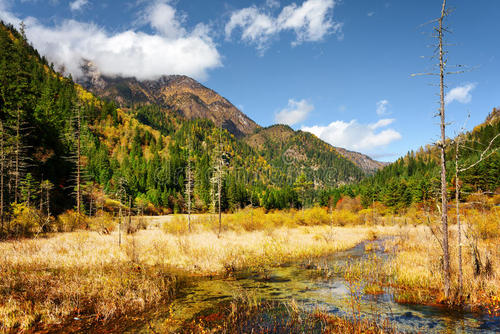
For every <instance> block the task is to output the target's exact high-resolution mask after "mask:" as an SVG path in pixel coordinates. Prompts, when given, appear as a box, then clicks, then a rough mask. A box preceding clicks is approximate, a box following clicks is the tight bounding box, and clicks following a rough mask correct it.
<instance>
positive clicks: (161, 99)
mask: <svg viewBox="0 0 500 334" xmlns="http://www.w3.org/2000/svg"><path fill="white" fill-rule="evenodd" d="M83 69H84V73H85V74H86V75H85V77H84V78H82V79H80V81H79V83H81V84H82V86H83V87H85V88H86V89H88V90H89V91H91V92H92V93H94V94H96V95H98V96H100V97H103V98H109V99H112V100H114V101H116V102H117V103H118V104H119V105H120V106H122V107H125V106H128V107H130V106H133V105H136V104H157V105H159V106H162V107H166V108H168V109H172V110H175V111H178V112H179V113H180V114H181V115H182V116H184V117H185V118H187V119H208V120H211V121H212V122H214V124H216V125H217V126H222V127H223V128H224V129H226V130H228V131H229V132H231V133H232V134H234V135H235V136H236V137H243V136H245V135H248V134H251V133H253V132H254V131H255V130H256V129H257V128H259V126H258V125H257V124H256V123H255V122H254V121H252V120H251V119H250V118H249V117H248V116H246V115H245V114H244V113H242V112H241V111H240V110H238V109H237V108H236V107H235V106H234V105H233V104H231V102H229V101H228V100H227V99H225V98H223V97H222V96H220V95H219V94H217V93H216V92H214V91H213V90H211V89H209V88H207V87H205V86H203V85H202V84H200V83H199V82H197V81H196V80H193V79H191V78H189V77H187V76H183V75H169V76H163V77H161V78H159V79H158V80H145V81H139V80H137V79H135V78H121V77H108V76H104V75H101V74H100V73H99V71H98V70H97V68H96V67H95V66H94V65H93V64H92V63H90V62H89V63H87V64H86V65H85V66H84V67H83Z"/></svg>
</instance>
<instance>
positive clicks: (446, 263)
mask: <svg viewBox="0 0 500 334" xmlns="http://www.w3.org/2000/svg"><path fill="white" fill-rule="evenodd" d="M447 15H448V14H447V10H446V0H443V5H442V8H441V16H440V18H439V20H438V22H439V23H438V28H437V29H436V31H437V33H438V41H439V101H440V108H439V116H440V119H441V124H440V127H441V143H440V145H439V146H440V147H439V149H440V153H441V225H442V232H443V271H444V272H443V274H444V275H443V276H444V295H445V298H446V299H448V298H449V297H450V279H451V278H450V254H449V245H448V197H447V196H448V195H447V191H446V118H445V102H444V77H445V69H446V60H445V53H446V51H445V50H444V47H443V35H444V31H445V29H444V27H443V21H444V19H445V18H446V16H447Z"/></svg>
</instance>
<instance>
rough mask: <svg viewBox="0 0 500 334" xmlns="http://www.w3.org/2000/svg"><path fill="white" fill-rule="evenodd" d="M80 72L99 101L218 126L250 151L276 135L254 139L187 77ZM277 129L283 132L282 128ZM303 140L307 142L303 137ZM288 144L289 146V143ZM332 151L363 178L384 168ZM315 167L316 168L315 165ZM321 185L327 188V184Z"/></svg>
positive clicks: (239, 116)
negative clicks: (141, 77)
mask: <svg viewBox="0 0 500 334" xmlns="http://www.w3.org/2000/svg"><path fill="white" fill-rule="evenodd" d="M83 69H84V73H85V74H86V75H85V77H84V78H82V79H80V82H81V84H82V85H83V86H84V87H86V88H88V89H89V90H90V91H92V92H93V93H95V94H96V95H98V96H100V97H102V98H108V99H112V100H114V101H116V102H117V103H119V104H120V105H121V106H128V107H131V106H134V105H145V104H156V105H158V106H161V107H165V108H166V109H168V110H173V111H179V113H180V114H181V115H182V116H184V117H185V118H187V119H208V120H211V121H212V122H214V124H216V125H217V126H221V125H222V127H223V128H225V129H227V130H228V131H229V132H231V133H232V134H234V135H235V136H236V137H237V138H244V137H247V138H245V141H246V142H247V143H249V144H250V145H251V146H253V147H255V145H253V144H252V143H254V142H255V141H262V139H263V138H267V139H268V140H271V141H272V140H276V139H277V138H272V136H273V135H279V134H278V132H279V131H278V132H277V129H278V128H277V127H270V128H267V129H272V130H266V131H264V132H260V133H259V134H258V135H254V133H255V132H256V130H258V129H260V127H259V125H257V124H256V123H255V122H253V121H252V120H251V119H250V118H249V117H247V116H246V115H245V114H244V113H242V112H241V111H239V110H238V109H237V108H236V107H234V105H232V104H231V103H230V102H229V101H228V100H227V99H225V98H223V97H222V96H220V95H219V94H217V93H216V92H214V91H213V90H211V89H208V88H206V87H204V86H203V85H201V84H200V83H198V82H196V81H195V80H193V79H191V78H189V77H186V76H180V75H171V76H164V77H161V78H160V79H158V80H154V81H151V80H149V81H148V80H146V81H138V80H136V79H135V78H121V77H113V78H112V77H107V76H103V75H101V73H100V72H99V71H98V69H97V68H96V67H95V66H94V65H93V64H92V63H91V62H87V64H86V65H85V66H84V67H83ZM281 129H282V130H283V129H285V128H281ZM281 132H283V131H281ZM285 132H288V135H290V136H292V134H294V131H293V130H292V129H291V128H287V130H286V131H285ZM264 134H266V135H264ZM271 134H272V135H271ZM281 134H284V133H281ZM292 137H293V138H294V140H295V142H294V143H295V144H294V145H295V146H296V149H295V150H296V151H297V150H299V151H304V150H313V151H314V150H320V149H325V151H324V152H323V153H326V154H331V152H333V151H332V150H331V146H330V145H326V146H325V143H323V142H322V141H321V140H319V139H317V138H315V139H313V141H314V142H315V143H317V144H318V145H314V146H310V145H309V148H307V149H306V146H307V145H308V144H307V142H302V143H301V142H300V141H299V140H297V139H298V137H297V135H293V136H292ZM304 139H307V138H305V137H304ZM285 141H286V140H285ZM264 144H265V143H264ZM268 144H269V145H259V147H260V150H261V152H260V153H261V154H262V155H263V156H266V157H268V158H272V157H271V156H270V155H269V152H267V149H268V148H270V147H271V146H272V143H268ZM289 144H290V145H291V144H292V143H289ZM301 146H304V147H301ZM334 149H335V151H336V152H337V153H339V154H340V155H341V156H342V157H345V158H346V159H348V160H350V161H351V162H353V163H354V165H356V166H357V167H359V168H361V169H362V170H363V172H364V173H366V174H373V173H374V172H375V171H377V170H378V169H380V168H382V167H383V166H384V164H383V163H380V162H378V161H375V160H373V159H371V158H369V157H368V156H366V155H363V154H361V153H358V152H352V151H348V150H346V149H343V148H338V147H334ZM328 152H330V153H328ZM289 153H290V152H289ZM321 154H322V153H321V152H316V155H321ZM272 159H274V158H272ZM306 160H307V159H306ZM327 160H328V159H327ZM310 162H311V161H303V163H302V164H301V165H303V166H306V165H307V164H308V163H310ZM315 163H316V164H317V161H316V162H315ZM316 167H321V168H323V169H324V168H330V167H332V166H320V165H318V166H316ZM330 173H331V172H330ZM334 174H335V179H336V180H337V181H335V182H349V180H351V179H352V178H353V177H354V179H358V177H357V176H354V174H352V173H351V174H349V173H347V174H346V176H347V178H343V177H342V176H341V175H343V173H334ZM323 183H326V184H331V182H323Z"/></svg>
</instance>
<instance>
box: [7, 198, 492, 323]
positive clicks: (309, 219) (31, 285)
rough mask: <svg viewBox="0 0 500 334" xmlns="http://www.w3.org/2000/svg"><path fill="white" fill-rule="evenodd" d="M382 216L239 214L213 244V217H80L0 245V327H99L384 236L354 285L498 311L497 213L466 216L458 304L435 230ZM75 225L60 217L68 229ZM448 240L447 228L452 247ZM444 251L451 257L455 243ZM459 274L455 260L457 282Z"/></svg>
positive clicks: (356, 268)
mask: <svg viewBox="0 0 500 334" xmlns="http://www.w3.org/2000/svg"><path fill="white" fill-rule="evenodd" d="M380 212H381V211H380V210H379V213H378V214H377V215H375V214H374V213H373V212H362V211H358V212H354V211H349V210H347V209H345V208H344V209H340V210H334V211H333V212H331V211H329V210H328V209H326V208H319V207H316V208H311V209H306V210H303V211H297V210H292V211H277V212H267V213H266V212H265V211H264V210H263V209H245V210H241V211H239V212H236V213H234V214H225V215H223V221H222V227H223V228H222V233H221V234H220V235H218V222H217V220H216V217H215V216H213V215H194V216H193V217H192V219H191V229H190V230H189V229H188V225H187V217H186V216H185V215H177V216H166V217H156V218H154V219H148V218H137V217H134V219H131V221H130V223H129V222H128V221H127V220H124V223H123V224H121V226H120V228H118V225H117V220H116V219H113V218H112V217H110V216H108V215H104V214H103V215H101V216H97V217H93V218H87V221H86V224H87V226H89V229H86V230H82V229H75V230H74V231H72V232H59V233H48V234H40V235H38V236H37V237H36V238H29V239H27V238H26V239H17V240H7V241H3V242H1V243H0V267H1V268H2V270H1V271H0V324H1V328H2V329H3V330H10V329H19V330H20V329H26V328H33V327H34V326H36V325H37V324H40V323H43V324H49V325H50V324H60V323H64V322H66V321H69V320H71V319H72V318H75V317H76V318H83V319H91V320H92V321H98V322H106V321H109V320H112V319H116V318H118V317H120V316H123V315H127V314H138V313H140V312H142V311H146V310H148V309H151V308H153V307H154V306H155V305H158V304H160V303H162V304H165V303H168V302H169V301H170V300H172V299H173V298H175V296H176V292H177V291H178V289H179V287H180V286H181V285H182V284H183V282H185V281H187V280H189V278H190V277H192V276H208V277H212V276H227V275H231V274H232V273H234V272H236V271H238V270H244V269H248V268H251V269H252V270H256V271H264V270H265V269H266V268H269V267H273V266H279V265H282V264H285V263H287V262H292V261H298V260H308V261H309V262H310V263H313V264H314V263H315V261H316V259H320V258H321V257H322V256H325V255H329V254H334V253H335V252H338V251H342V250H346V249H349V248H352V247H354V246H355V245H357V244H358V243H360V242H362V241H363V240H374V239H377V238H381V237H384V236H391V238H389V239H387V240H386V241H385V245H386V249H388V252H390V253H391V255H392V256H391V257H390V260H389V261H387V262H385V263H384V264H375V263H367V262H366V261H365V262H360V263H353V264H352V266H351V268H350V269H349V272H350V273H352V274H353V275H352V276H351V278H355V279H360V280H361V279H362V280H365V281H369V282H371V285H370V286H371V287H372V290H373V291H377V287H383V286H392V287H394V288H397V289H398V291H399V293H398V296H399V297H398V298H400V301H401V302H411V303H428V304H436V303H442V302H446V303H447V305H448V306H449V307H452V306H451V305H452V304H454V305H455V306H457V305H459V306H460V307H462V306H467V307H470V308H474V309H475V310H480V311H482V312H493V313H494V312H498V311H499V306H500V290H499V287H500V273H498V269H497V267H496V266H497V264H498V263H500V251H499V249H498V245H499V244H500V235H499V234H498V227H499V226H498V225H499V224H500V219H499V216H498V215H499V211H498V209H496V208H491V210H488V211H487V212H480V211H479V210H476V209H471V210H468V211H467V213H466V215H464V218H465V219H464V223H466V232H467V233H466V235H467V238H466V239H465V242H464V250H463V254H464V282H465V284H464V290H463V294H461V295H460V296H458V295H457V296H455V299H454V300H453V301H443V299H442V296H441V294H440V291H442V280H441V275H440V261H441V259H440V249H439V247H440V246H439V243H438V242H437V239H436V236H435V235H434V234H433V232H432V229H431V228H430V226H428V225H426V224H425V220H424V219H417V218H418V217H420V215H418V214H417V215H411V214H410V213H408V214H407V215H406V216H402V217H396V216H392V215H389V214H387V215H381V214H380ZM415 217H417V218H415ZM428 217H431V218H433V217H432V216H428ZM70 218H71V217H69V216H63V217H61V218H60V219H63V220H64V221H65V223H64V224H66V225H68V224H70V223H69V222H68V221H69V220H71V219H70ZM61 224H63V223H61ZM70 225H71V224H70ZM495 226H496V229H494V227H495ZM92 229H93V230H92ZM120 234H121V236H120ZM455 238H456V225H453V227H452V231H451V235H450V240H454V239H455ZM120 239H121V244H120ZM451 244H452V245H453V247H452V248H451V249H452V259H455V258H456V251H457V249H456V244H455V243H453V242H452V243H451ZM478 261H479V263H478ZM456 267H457V266H456V262H454V264H453V268H452V269H453V275H454V277H455V276H456ZM478 268H479V269H478ZM365 325H366V324H365Z"/></svg>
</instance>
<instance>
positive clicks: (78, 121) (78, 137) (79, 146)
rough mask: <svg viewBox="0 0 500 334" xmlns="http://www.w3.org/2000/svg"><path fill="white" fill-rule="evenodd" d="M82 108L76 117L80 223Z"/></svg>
mask: <svg viewBox="0 0 500 334" xmlns="http://www.w3.org/2000/svg"><path fill="white" fill-rule="evenodd" d="M81 125H82V123H81V109H80V107H78V109H77V119H76V126H77V129H76V213H77V222H78V225H80V213H81V201H80V199H81V163H82V161H81Z"/></svg>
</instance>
